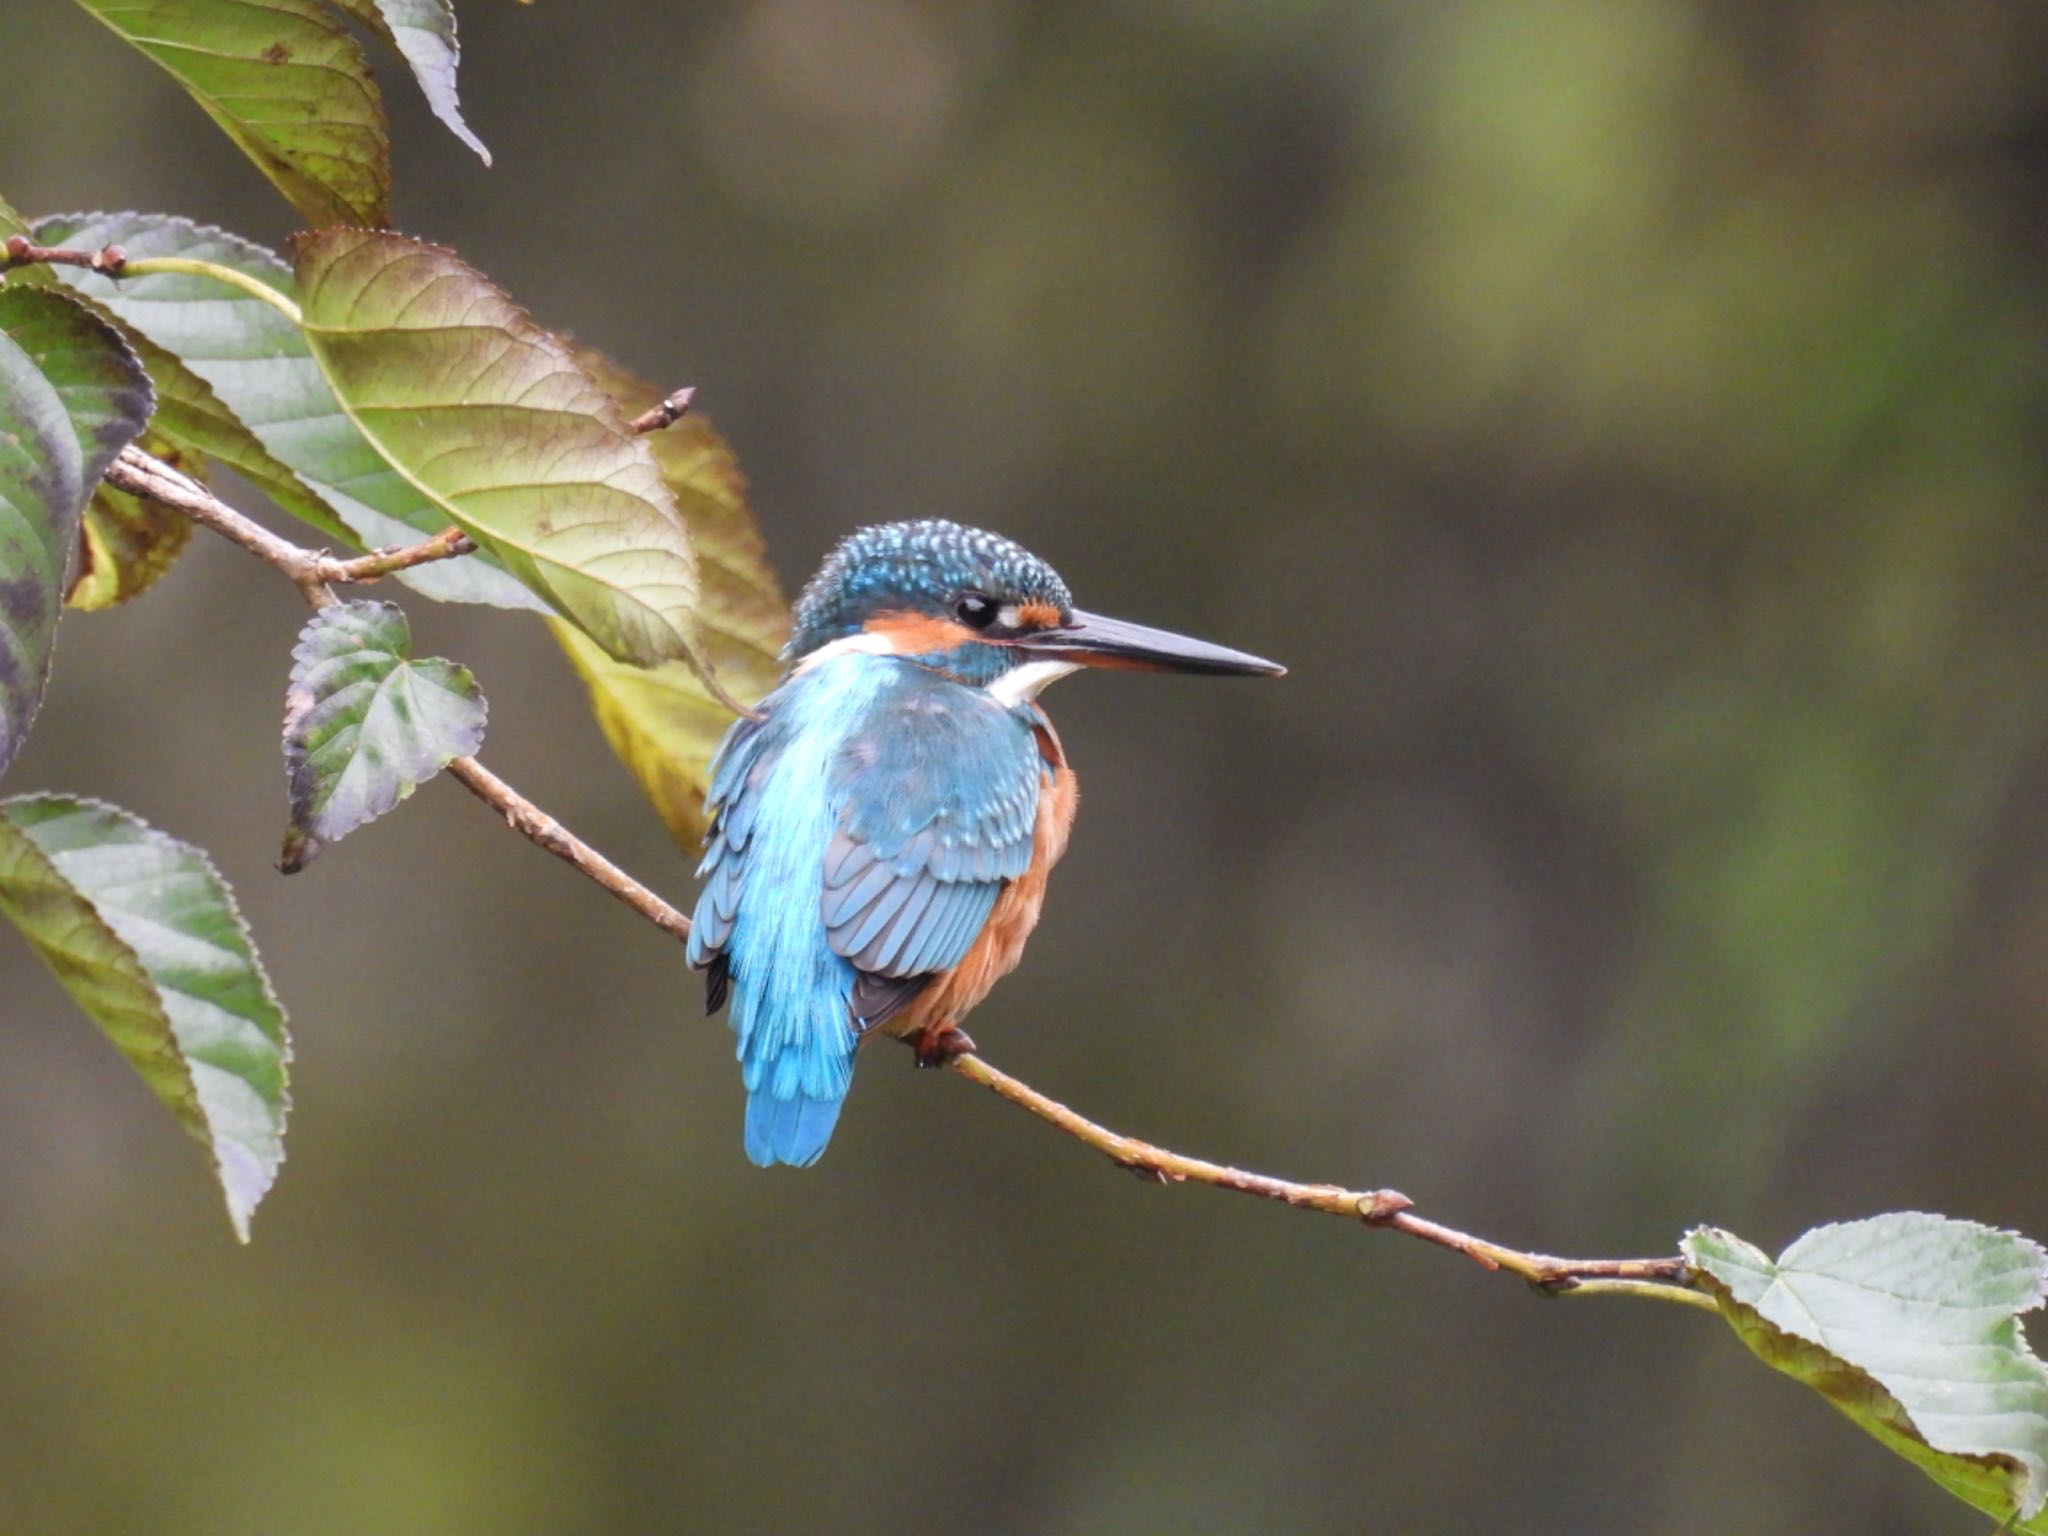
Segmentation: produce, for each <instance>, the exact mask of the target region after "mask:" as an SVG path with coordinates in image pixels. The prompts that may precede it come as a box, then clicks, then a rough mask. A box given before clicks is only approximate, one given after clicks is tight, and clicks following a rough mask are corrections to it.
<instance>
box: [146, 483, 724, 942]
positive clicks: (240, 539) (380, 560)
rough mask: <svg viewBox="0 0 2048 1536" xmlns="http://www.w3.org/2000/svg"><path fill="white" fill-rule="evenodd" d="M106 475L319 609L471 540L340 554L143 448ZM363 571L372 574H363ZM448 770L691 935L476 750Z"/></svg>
mask: <svg viewBox="0 0 2048 1536" xmlns="http://www.w3.org/2000/svg"><path fill="white" fill-rule="evenodd" d="M107 480H108V482H109V483H110V484H113V485H116V486H118V487H120V488H121V489H122V490H124V491H128V492H130V493H132V494H133V495H137V496H146V497H148V498H149V499H150V500H152V501H156V502H160V503H161V504H163V505H164V506H167V507H169V508H171V509H172V510H173V511H176V512H182V513H184V514H185V515H186V516H187V517H189V518H191V519H192V520H193V521H194V522H196V523H201V524H203V525H205V526H206V527H208V528H211V529H212V530H213V531H214V532H215V533H218V534H220V535H221V536H222V537H224V538H228V539H232V540H233V541H234V542H235V543H237V544H239V545H241V546H242V548H244V549H246V550H248V551H249V553H251V554H252V555H254V556H256V558H257V559H259V560H263V561H265V562H267V563H268V564H270V565H273V566H275V567H276V568H277V569H278V570H280V571H282V572H283V573H284V574H285V576H286V577H287V578H288V579H289V580H290V581H291V582H292V584H293V585H294V586H296V587H297V588H298V589H299V592H300V594H301V595H302V596H303V597H304V598H305V599H306V602H307V603H308V604H309V605H310V606H311V607H313V608H316V609H317V608H328V607H332V606H333V605H334V604H335V603H337V602H339V601H340V599H339V598H337V597H336V596H335V595H334V591H333V589H332V588H331V587H330V586H329V585H328V583H329V582H332V581H351V580H365V579H370V580H374V579H375V577H376V576H381V575H384V574H386V573H387V572H389V571H394V570H403V569H406V568H407V567H409V566H413V565H420V564H423V563H425V562H426V561H428V560H439V559H445V558H447V557H448V556H450V555H453V554H457V553H460V552H461V551H459V550H457V549H456V548H455V545H456V544H457V542H458V541H459V542H462V543H467V540H464V539H462V536H461V532H460V530H458V529H452V528H451V529H449V530H448V531H447V532H446V533H439V534H436V535H435V536H434V537H433V538H431V539H429V540H427V542H426V543H425V544H421V545H415V546H413V547H412V548H410V549H402V550H396V551H392V552H390V553H380V554H376V555H366V556H364V557H363V558H362V559H361V560H333V559H330V558H328V557H327V556H325V555H322V554H319V553H317V552H316V551H314V550H310V549H303V548H301V547H300V546H298V545H296V544H293V543H291V542H290V541H288V540H285V539H281V538H279V537H278V536H277V535H276V534H274V533H272V532H271V531H270V530H269V529H268V528H265V527H263V526H262V525H261V524H260V523H257V522H255V521H253V520H252V519H250V518H247V517H244V516H243V515H242V514H241V513H240V512H237V511H236V510H235V509H234V508H233V507H230V506H228V505H227V504H226V503H225V502H223V501H221V500H220V499H219V498H218V497H216V496H215V495H214V494H213V493H212V492H211V491H209V490H207V489H206V487H205V486H203V485H201V484H199V483H198V482H197V481H196V480H193V479H191V478H190V477H189V476H187V475H183V474H180V473H179V472H178V471H177V470H175V469H173V468H171V466H170V465H168V464H166V463H164V462H163V461H162V460H161V459H156V458H152V457H151V456H150V455H148V454H146V453H144V452H142V451H141V450H140V449H137V448H127V449H123V450H122V452H121V454H120V456H119V457H118V458H116V459H115V460H114V462H113V464H111V465H110V466H109V467H108V469H107ZM451 535H452V537H451ZM425 551H431V552H425ZM363 571H369V572H371V573H372V575H370V576H368V577H365V576H363V575H361V574H356V573H360V572H363ZM448 772H449V773H450V774H451V775H452V776H453V777H454V778H455V779H456V780H457V781H458V782H459V783H461V784H462V786H463V787H464V788H465V789H467V790H469V792H470V793H471V794H473V795H475V796H476V797H477V798H478V799H479V800H482V801H483V802H484V803H485V804H486V805H488V806H490V807H491V808H492V809H493V810H495V811H497V813H498V814H499V815H500V816H502V817H504V818H505V824H506V825H507V826H509V827H511V828H512V829H513V830H514V831H516V832H518V833H519V834H520V835H521V836H522V837H525V838H526V839H527V840H529V841H530V842H532V843H534V844H535V845H536V846H538V847H541V848H545V849H546V850H547V851H548V852H549V853H552V854H553V855H555V857H557V858H559V859H562V860H564V861H566V862H567V863H569V864H571V865H573V866H574V867H575V868H576V869H577V870H578V871H579V872H580V873H582V874H584V875H586V876H588V877H589V878H590V879H591V880H594V881H596V882H597V884H599V885H600V886H602V887H604V889H606V890H607V891H610V892H611V893H612V895H614V896H616V897H617V898H618V899H619V900H620V901H623V902H624V903H625V904H626V905H627V906H629V907H631V908H632V909H633V910H634V911H635V912H638V913H639V914H640V915H641V916H642V917H644V918H646V919H647V920H648V921H649V922H651V923H653V924H654V925H655V926H656V927H657V928H660V929H662V930H664V931H665V932H667V933H670V934H672V935H674V936H675V937H676V938H679V939H686V938H688V937H689V936H690V920H689V918H687V917H685V916H684V915H683V914H682V913H681V912H680V911H678V910H677V909H676V908H675V907H673V906H671V905H670V904H669V903H668V902H666V901H664V900H662V898H661V897H659V896H657V895H656V894H655V893H654V892H653V891H651V890H649V889H648V888H647V887H646V886H644V885H642V884H641V883H640V882H639V881H638V880H635V879H634V878H633V877H632V876H631V875H629V874H627V873H626V872H625V871H624V870H622V869H620V868H619V867H618V866H617V865H616V864H614V863H612V861H611V860H609V859H607V858H606V857H605V856H604V855H603V854H601V853H599V852H598V851H597V850H596V849H595V848H592V847H591V846H590V845H589V844H588V843H585V842H584V841H583V840H582V839H581V838H579V837H577V836H576V835H575V834H574V833H573V832H571V831H570V830H569V829H568V828H567V827H565V826H563V825H562V824H561V823H560V822H559V821H556V820H555V818H554V817H552V816H550V815H548V814H547V813H546V812H545V811H543V810H542V809H541V808H540V807H539V806H537V805H535V804H534V803H533V802H532V801H531V800H528V799H527V798H526V797H525V796H524V795H522V794H520V793H519V792H518V791H517V790H515V789H514V788H513V787H512V786H511V785H509V784H507V783H506V782H505V781H504V780H503V779H501V778H499V777H498V776H497V775H496V774H495V773H492V772H491V771H490V769H488V768H486V767H485V766H484V765H483V764H482V763H480V762H478V761H477V760H476V759H475V758H473V757H458V758H456V759H455V760H454V761H453V762H451V763H450V764H449V765H448Z"/></svg>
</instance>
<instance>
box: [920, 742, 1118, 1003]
mask: <svg viewBox="0 0 2048 1536" xmlns="http://www.w3.org/2000/svg"><path fill="white" fill-rule="evenodd" d="M1038 746H1039V751H1040V752H1042V753H1043V754H1044V755H1045V760H1046V767H1045V772H1044V773H1042V774H1041V775H1039V780H1038V820H1037V822H1036V824H1035V825H1034V826H1033V829H1032V834H1031V867H1030V868H1029V869H1027V870H1025V871H1024V873H1023V874H1021V875H1019V876H1018V877H1017V878H1016V879H1015V880H1012V881H1011V882H1010V883H1009V884H1008V885H1006V886H1004V887H1003V890H1002V894H1000V895H999V896H997V897H996V904H995V906H994V907H993V908H992V909H991V910H990V912H989V915H988V921H987V922H986V923H984V924H983V925H982V929H981V934H980V936H979V937H978V938H976V939H975V941H974V947H973V948H971V949H969V950H968V951H967V954H966V956H965V957H964V958H963V959H962V960H961V962H960V963H959V964H958V965H956V966H954V967H953V969H952V970H950V971H946V972H943V973H942V974H941V975H939V976H938V977H937V978H936V979H934V980H933V982H932V984H931V985H930V986H928V987H926V988H925V989H924V991H922V992H920V993H919V994H918V995H917V997H916V998H915V999H914V1000H913V1001H912V1002H911V1004H910V1006H909V1007H908V1008H905V1009H904V1010H903V1012H901V1013H900V1014H898V1015H897V1016H896V1017H895V1018H894V1019H892V1020H890V1021H889V1025H888V1028H889V1030H890V1032H891V1033H892V1034H897V1035H915V1034H918V1033H920V1032H921V1031H922V1030H923V1029H924V1028H925V1026H926V1025H927V1024H937V1023H941V1022H946V1021H951V1022H954V1023H957V1022H958V1021H959V1020H960V1019H961V1018H962V1017H964V1016H965V1015H966V1013H967V1011H968V1009H970V1008H972V1007H973V1006H974V1005H975V1004H976V1003H978V1002H980V1001H981V1000H982V999H983V998H984V997H987V996H988V994H989V989H990V988H992V987H993V986H995V984H996V983H997V982H998V981H1000V980H1002V979H1003V978H1004V977H1005V976H1007V975H1009V974H1010V972H1012V971H1014V970H1015V969H1017V962H1018V961H1019V960H1022V959H1023V958H1024V941H1025V940H1026V939H1028V938H1030V937H1031V930H1032V929H1033V928H1036V927H1037V926H1038V913H1039V909H1040V908H1041V907H1042V906H1043V905H1044V904H1045V880H1046V876H1047V875H1049V874H1051V873H1052V867H1053V865H1054V864H1056V863H1058V862H1059V857H1060V855H1061V854H1063V853H1065V852H1066V851H1067V833H1068V832H1069V831H1070V830H1071V829H1072V827H1073V825H1074V809H1075V806H1076V805H1077V804H1078V803H1079V801H1080V794H1081V791H1080V786H1079V785H1078V784H1076V783H1075V782H1074V770H1073V769H1071V768H1069V767H1068V766H1067V760H1066V755H1065V753H1063V752H1062V751H1061V750H1060V743H1059V738H1058V737H1057V736H1055V735H1054V734H1053V731H1052V726H1051V725H1050V724H1047V725H1044V726H1041V727H1040V729H1039V732H1038Z"/></svg>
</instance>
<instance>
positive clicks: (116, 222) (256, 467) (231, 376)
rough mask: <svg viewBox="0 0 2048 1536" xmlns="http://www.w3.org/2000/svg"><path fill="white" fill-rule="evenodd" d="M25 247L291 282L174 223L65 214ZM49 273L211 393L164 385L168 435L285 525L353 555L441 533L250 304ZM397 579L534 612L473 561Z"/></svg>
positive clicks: (76, 273) (202, 231)
mask: <svg viewBox="0 0 2048 1536" xmlns="http://www.w3.org/2000/svg"><path fill="white" fill-rule="evenodd" d="M35 238H36V240H37V241H38V242H40V243H42V244H45V245H72V246H84V247H90V248H92V249H95V250H97V249H98V248H99V247H101V246H105V245H119V246H122V247H123V248H125V249H126V250H127V252H128V254H129V255H130V256H131V257H137V258H140V257H146V256H183V257H189V258H192V259H194V260H200V261H210V262H215V263H218V264H220V265H222V266H226V267H232V268H234V269H235V270H236V271H238V272H243V273H246V274H247V275H249V276H251V277H254V278H257V279H259V280H261V281H262V282H265V283H268V284H269V285H270V286H271V287H273V288H275V289H277V290H278V291H279V292H280V293H285V294H290V293H291V292H292V277H291V271H290V269H289V268H287V267H286V266H285V264H284V263H283V262H282V261H280V260H279V259H278V258H277V257H276V256H274V255H272V254H271V253H270V252H269V251H267V250H265V249H263V247H261V246H259V245H252V244H250V243H249V242H248V241H246V240H240V239H237V238H236V237H235V236H233V235H228V234H223V233H222V232H221V231H219V230H217V229H210V228H206V227H204V226H201V225H196V224H193V223H192V222H190V221H189V220H186V219H178V218H170V217H167V216H165V215H161V214H138V213H116V214H68V215H63V216H60V217H56V218H46V219H41V220H38V221H37V223H36V226H35ZM51 270H52V271H53V272H55V273H56V274H57V275H58V277H59V279H60V280H61V281H63V282H64V283H66V284H67V285H68V286H70V287H72V288H74V289H76V290H77V291H78V292H79V293H82V294H84V295H86V296H87V297H89V298H90V299H91V300H92V301H93V302H94V303H96V304H99V305H101V306H103V307H104V308H105V309H106V310H107V312H108V313H109V314H112V315H114V316H115V317H116V318H118V319H119V320H120V321H121V323H122V324H123V325H125V326H127V327H129V328H130V329H131V330H132V331H134V332H135V333H137V334H139V335H141V336H143V337H145V338H147V339H148V340H149V341H151V342H152V343H154V344H155V345H156V346H157V347H159V348H161V349H162V350H163V351H165V352H167V353H170V354H172V355H173V356H174V357H175V358H176V359H177V360H178V361H179V362H180V363H182V364H183V365H184V367H185V369H186V370H187V371H188V373H189V375H190V376H195V377H196V378H197V379H198V380H200V381H201V382H203V383H204V384H205V385H206V386H207V387H208V388H209V389H210V390H211V391H212V392H213V396H214V399H213V401H212V402H211V403H210V404H209V402H208V401H206V400H205V399H204V398H202V397H201V396H199V395H198V394H197V393H196V392H195V391H192V390H189V389H187V388H186V387H185V386H184V384H183V378H184V377H185V376H187V375H185V374H168V375H166V376H165V377H164V380H163V387H164V393H165V396H166V398H167V399H171V398H175V399H176V400H177V401H178V402H179V405H180V407H181V408H182V409H181V410H180V412H179V414H178V415H177V417H176V418H175V419H174V422H173V425H174V426H176V427H177V429H178V430H179V431H180V432H181V433H182V434H183V436H182V438H181V441H184V442H186V443H187V444H189V445H190V446H193V447H196V448H198V449H199V450H200V451H202V452H204V453H206V454H207V455H208V456H209V457H211V458H213V459H214V460H215V461H217V462H219V463H221V464H225V465H228V466H229V467H231V468H233V469H235V470H236V471H237V472H238V473H242V474H246V475H248V476H249V478H250V479H251V480H252V481H253V482H254V483H255V484H256V485H257V486H258V487H259V488H260V489H262V490H263V491H264V492H265V494H267V495H269V496H270V497H271V499H272V500H274V501H276V502H277V504H278V505H279V506H280V507H282V508H283V509H284V510H285V511H287V512H290V513H292V514H293V515H295V516H297V517H300V518H302V519H304V520H305V521H306V522H309V523H311V524H312V525H313V526H314V527H316V528H319V529H321V530H322V531H323V532H325V533H328V534H329V535H330V536H332V537H335V538H338V539H344V540H347V541H348V542H350V543H353V544H355V545H357V546H359V547H363V548H372V547H377V546H381V545H391V544H411V543H416V542H418V541H419V540H420V539H423V538H428V537H431V536H432V535H434V534H436V533H439V532H440V531H441V530H442V529H443V528H446V527H447V526H448V519H447V517H446V516H445V515H444V514H443V513H442V512H441V511H440V510H439V509H438V508H436V507H435V506H434V505H433V503H432V502H431V501H430V500H429V499H428V498H427V497H425V496H423V495H421V494H420V493H419V492H418V491H416V490H415V489H413V487H412V486H411V485H410V484H409V483H407V481H406V480H405V479H404V478H403V477H402V476H400V475H399V474H398V473H397V472H396V471H395V470H393V469H392V467H391V466H390V465H389V464H387V463H385V462H384V459H383V457H382V456H381V455H379V454H378V452H377V450H376V449H375V448H373V447H371V446H370V444H369V443H368V442H367V441H365V440H364V438H363V435H362V434H361V433H360V432H358V431H357V430H356V428H355V424H354V423H353V422H352V421H350V420H349V418H348V414H347V413H346V412H345V411H343V410H342V408H341V402H340V401H338V400H336V399H335V398H334V392H333V391H332V390H331V389H329V388H328V387H327V380H326V378H325V376H324V375H323V374H322V373H321V372H320V365H319V364H318V363H316V362H314V361H313V354H312V352H311V351H310V350H309V349H308V348H307V346H306V339H305V337H304V336H303V335H301V334H300V332H299V329H298V327H297V326H295V325H293V324H292V323H291V321H289V320H287V319H286V318H285V317H284V316H283V315H281V314H279V313H278V312H277V311H276V310H275V309H273V308H271V307H270V305H268V304H266V303H264V302H263V301H262V300H261V299H254V298H250V297H248V296H247V295H245V294H241V293H238V292H236V291H235V290H234V289H232V288H227V287H224V286H223V285H222V284H220V283H217V282H212V281H209V280H208V279H206V278H203V277H187V276H182V275H172V274H167V273H157V274H151V275H149V276H146V277H132V278H123V279H122V280H121V281H120V282H119V283H115V282H113V281H112V280H110V279H108V278H105V277H101V276H100V275H99V274H97V273H95V272H89V271H86V270H84V269H83V268H79V267H56V268H52V269H51ZM222 413H225V415H226V416H227V417H228V418H229V419H230V421H232V422H234V423H239V424H241V425H243V426H245V427H246V428H247V430H248V432H249V434H250V435H251V436H253V437H254V438H255V440H256V451H255V452H254V453H251V452H250V451H249V449H248V447H247V446H245V445H240V444H239V442H238V440H237V439H236V437H235V435H234V433H233V431H232V429H231V427H230V426H229V425H227V424H226V423H223V422H221V421H219V420H218V419H216V418H218V417H219V416H220V415H221V414H222ZM273 465H275V466H279V467H278V468H272V467H271V466H273ZM398 579H399V580H400V581H402V582H404V583H405V584H406V585H407V586H409V587H411V588H412V589H413V590H414V591H416V592H419V593H421V594H422V595H423V596H426V597H431V598H434V599H435V600H437V601H439V602H460V603H489V604H492V605H493V606H496V607H500V608H528V609H539V608H542V607H543V606H544V605H543V604H542V603H541V602H540V600H539V599H538V598H536V597H534V596H533V595H532V594H531V593H530V592H528V591H527V590H526V588H525V587H523V586H521V585H520V584H519V583H518V582H516V581H514V580H513V579H512V578H511V577H510V576H508V575H506V574H505V572H504V571H503V570H501V569H499V568H498V567H497V566H496V565H494V564H492V563H491V562H490V561H489V559H488V558H487V557H484V556H478V555H470V556H467V557H465V558H464V559H461V560H438V561H435V562H434V563H433V564H431V565H423V566H420V567H418V568H417V569H415V570H411V571H406V572H404V573H402V574H401V575H400V576H399V577H398Z"/></svg>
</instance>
